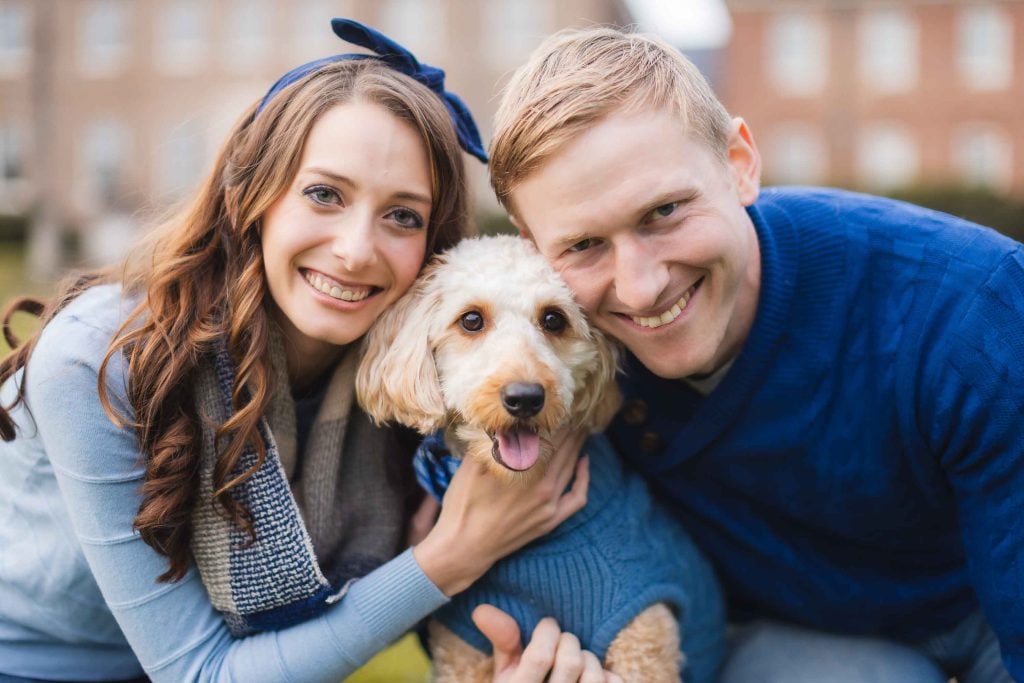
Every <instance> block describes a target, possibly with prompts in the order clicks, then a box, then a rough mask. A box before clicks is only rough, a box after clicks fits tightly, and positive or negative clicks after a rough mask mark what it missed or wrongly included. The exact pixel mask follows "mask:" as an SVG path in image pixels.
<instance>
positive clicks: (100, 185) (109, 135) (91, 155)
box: [79, 119, 129, 210]
mask: <svg viewBox="0 0 1024 683" xmlns="http://www.w3.org/2000/svg"><path fill="white" fill-rule="evenodd" d="M128 138H129V134H128V129H127V127H126V126H125V125H124V124H123V123H121V122H120V121H116V120H112V119H108V120H104V121H97V122H95V123H93V124H92V125H91V126H89V127H88V128H87V129H86V131H85V135H84V136H83V138H82V144H81V147H80V149H79V155H80V170H81V176H80V181H79V187H80V188H81V190H82V194H83V199H84V201H85V203H86V205H87V206H88V208H90V209H93V210H95V209H104V208H108V207H110V206H111V205H113V204H114V203H115V202H117V201H118V200H119V199H120V197H121V195H122V193H123V192H124V189H125V187H124V171H125V165H126V161H127V158H128V145H129V139H128Z"/></svg>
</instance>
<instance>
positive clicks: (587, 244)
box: [569, 237, 597, 252]
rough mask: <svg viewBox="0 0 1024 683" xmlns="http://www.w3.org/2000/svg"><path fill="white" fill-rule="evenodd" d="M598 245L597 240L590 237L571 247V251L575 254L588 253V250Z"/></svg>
mask: <svg viewBox="0 0 1024 683" xmlns="http://www.w3.org/2000/svg"><path fill="white" fill-rule="evenodd" d="M596 244H597V240H596V239H594V238H593V237H588V238H587V239H584V240H580V241H579V242H577V243H576V244H574V245H572V246H571V247H569V251H573V252H580V251H586V250H587V249H590V248H591V247H593V246H595V245H596Z"/></svg>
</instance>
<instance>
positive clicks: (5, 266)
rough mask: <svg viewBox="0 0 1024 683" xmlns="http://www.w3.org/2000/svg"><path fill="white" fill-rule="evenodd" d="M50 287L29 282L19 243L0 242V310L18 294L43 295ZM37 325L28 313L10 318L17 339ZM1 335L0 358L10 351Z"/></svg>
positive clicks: (23, 336)
mask: <svg viewBox="0 0 1024 683" xmlns="http://www.w3.org/2000/svg"><path fill="white" fill-rule="evenodd" d="M50 289H51V288H50V287H48V286H46V285H43V284H39V283H31V282H29V279H28V275H27V274H26V273H25V250H24V248H23V247H22V246H21V245H19V244H10V243H3V242H0V311H5V310H7V305H8V304H9V303H10V302H11V301H12V300H13V299H15V298H17V297H19V296H43V297H45V296H46V295H47V294H48V293H49V290H50ZM36 327H37V325H36V322H35V319H34V318H33V317H32V316H30V315H25V314H19V315H16V316H15V317H14V318H12V319H11V328H12V329H13V330H14V334H15V335H16V336H17V337H18V338H19V339H24V338H25V337H27V336H28V335H30V334H31V333H32V332H33V331H34V330H35V329H36ZM10 350H11V349H10V347H9V346H8V345H7V342H6V340H5V339H4V337H3V335H0V358H2V357H4V356H6V355H7V352H8V351H10Z"/></svg>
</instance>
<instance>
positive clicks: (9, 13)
mask: <svg viewBox="0 0 1024 683" xmlns="http://www.w3.org/2000/svg"><path fill="white" fill-rule="evenodd" d="M31 32H32V21H31V19H30V13H29V5H28V4H27V3H26V2H25V1H24V0H18V1H15V0H3V1H0V78H17V77H20V76H25V75H26V74H27V73H28V69H29V64H30V62H31V61H32V39H31Z"/></svg>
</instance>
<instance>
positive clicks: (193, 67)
mask: <svg viewBox="0 0 1024 683" xmlns="http://www.w3.org/2000/svg"><path fill="white" fill-rule="evenodd" d="M209 26H210V16H209V6H208V5H207V4H206V3H203V2H199V0H174V2H168V1H167V0H165V2H164V3H163V4H162V5H161V7H160V12H159V14H158V16H157V20H156V27H155V28H156V54H155V58H156V64H157V66H158V67H159V68H160V69H161V70H162V71H164V72H165V73H167V74H170V75H173V76H186V75H189V74H192V73H195V72H196V71H198V70H199V68H200V67H201V66H202V64H203V62H204V59H205V57H206V45H207V43H208V42H209V40H208V37H209Z"/></svg>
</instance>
